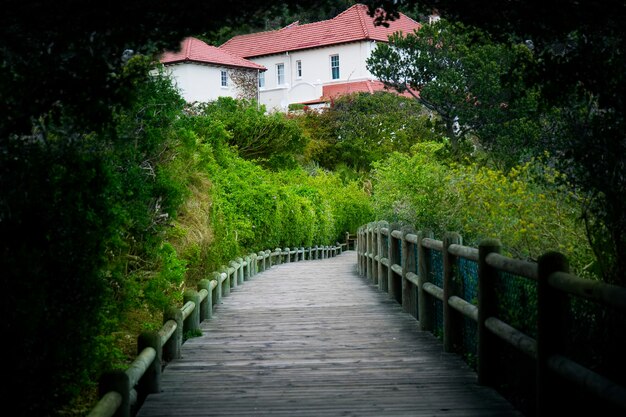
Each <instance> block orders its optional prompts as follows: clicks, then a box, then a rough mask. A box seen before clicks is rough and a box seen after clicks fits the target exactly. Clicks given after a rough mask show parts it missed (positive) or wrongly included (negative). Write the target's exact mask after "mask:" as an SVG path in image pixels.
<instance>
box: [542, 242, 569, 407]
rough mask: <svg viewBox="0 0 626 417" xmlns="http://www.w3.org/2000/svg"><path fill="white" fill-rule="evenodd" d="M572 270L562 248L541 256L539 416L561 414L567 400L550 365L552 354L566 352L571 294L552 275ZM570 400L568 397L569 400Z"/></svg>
mask: <svg viewBox="0 0 626 417" xmlns="http://www.w3.org/2000/svg"><path fill="white" fill-rule="evenodd" d="M561 271H562V272H569V265H568V262H567V258H565V256H564V255H562V254H560V253H558V252H548V253H546V254H544V255H543V256H541V257H540V258H539V260H538V265H537V375H536V377H537V380H536V383H537V416H540V417H542V416H553V415H557V414H558V408H559V406H558V404H559V403H560V402H561V401H563V398H562V394H561V390H560V389H559V388H558V384H559V381H558V379H557V378H556V377H555V375H554V372H552V371H551V370H550V369H549V367H548V360H549V359H550V357H551V356H552V355H555V354H558V353H560V352H563V346H562V345H563V343H564V340H565V332H564V330H563V328H562V325H563V323H564V316H565V315H566V314H567V311H568V298H567V295H566V294H565V293H563V292H561V291H559V290H557V289H555V288H553V287H552V286H551V285H550V283H549V282H548V279H549V278H550V275H552V274H553V273H554V272H561ZM565 401H566V400H565Z"/></svg>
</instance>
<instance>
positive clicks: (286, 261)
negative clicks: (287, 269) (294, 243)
mask: <svg viewBox="0 0 626 417" xmlns="http://www.w3.org/2000/svg"><path fill="white" fill-rule="evenodd" d="M283 251H284V252H286V253H287V256H286V257H285V263H286V264H288V263H289V262H291V253H290V252H291V249H289V248H285V249H283Z"/></svg>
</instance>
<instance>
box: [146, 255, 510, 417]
mask: <svg viewBox="0 0 626 417" xmlns="http://www.w3.org/2000/svg"><path fill="white" fill-rule="evenodd" d="M201 330H202V332H203V336H201V337H197V338H192V339H189V340H187V341H186V342H185V344H184V345H183V347H182V358H180V359H176V360H173V361H172V362H170V363H168V364H167V366H166V367H165V369H164V371H163V376H162V388H163V392H161V393H158V394H150V395H149V396H148V397H147V399H146V401H145V402H144V404H143V405H142V407H141V409H140V410H139V413H138V416H139V417H157V416H246V417H250V416H290V417H294V416H315V417H318V416H377V417H381V416H399V415H402V416H409V415H410V416H421V415H429V416H430V415H446V416H464V417H466V416H521V415H522V414H521V413H519V412H518V411H516V410H515V409H514V408H513V407H512V406H511V405H510V404H509V403H508V402H506V401H505V400H503V399H502V398H501V397H500V396H499V395H498V394H497V393H496V392H495V391H494V390H492V389H490V388H487V387H484V386H479V385H478V384H477V381H476V375H475V373H474V372H472V370H471V369H470V368H468V367H467V365H466V364H465V363H464V362H463V360H462V359H461V358H460V357H458V356H456V355H454V354H451V353H445V352H443V349H442V345H441V342H440V341H439V340H438V339H437V338H435V337H434V336H433V335H432V334H430V333H428V332H422V331H420V330H419V326H418V323H417V322H416V321H415V319H414V318H413V317H412V316H410V315H409V314H408V313H405V312H403V311H402V307H401V306H400V305H399V304H398V303H397V302H395V301H394V300H392V299H389V297H388V295H387V294H385V293H382V292H380V291H379V290H378V289H377V287H376V286H375V285H372V284H371V283H370V281H369V280H367V279H365V278H361V277H359V276H358V275H357V274H356V253H355V252H354V251H346V252H344V253H343V254H341V255H338V256H336V257H334V258H328V259H324V260H312V261H301V262H293V263H288V264H281V265H277V266H274V267H273V268H272V269H270V270H267V271H265V272H263V273H262V274H258V275H255V276H254V277H252V278H251V279H250V280H249V281H246V282H245V284H244V285H241V286H238V287H237V288H233V290H232V292H231V295H230V296H229V297H226V298H224V299H223V300H222V304H220V305H218V306H217V307H216V310H215V312H214V315H213V318H212V319H211V320H205V321H203V322H202V323H201Z"/></svg>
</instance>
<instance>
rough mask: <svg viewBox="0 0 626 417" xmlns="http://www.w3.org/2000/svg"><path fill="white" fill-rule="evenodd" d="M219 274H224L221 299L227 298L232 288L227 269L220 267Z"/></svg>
mask: <svg viewBox="0 0 626 417" xmlns="http://www.w3.org/2000/svg"><path fill="white" fill-rule="evenodd" d="M220 272H221V273H222V274H226V279H225V280H224V282H222V284H223V285H224V286H223V287H222V297H228V296H229V295H230V287H232V284H231V283H230V274H229V273H228V268H227V267H226V266H222V267H221V268H220Z"/></svg>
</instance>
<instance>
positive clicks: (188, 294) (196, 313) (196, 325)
mask: <svg viewBox="0 0 626 417" xmlns="http://www.w3.org/2000/svg"><path fill="white" fill-rule="evenodd" d="M189 301H191V302H192V303H194V304H195V308H194V309H193V311H192V312H191V314H189V316H188V317H187V318H186V319H185V321H184V322H183V328H184V330H185V332H195V331H197V330H199V329H200V294H198V292H197V291H195V290H186V291H185V293H184V294H183V302H184V303H185V304H187V303H188V302H189Z"/></svg>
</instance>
